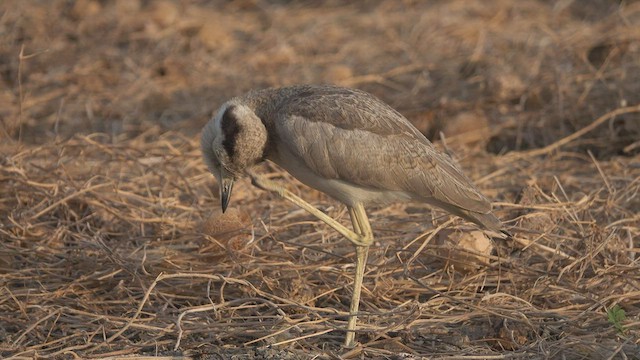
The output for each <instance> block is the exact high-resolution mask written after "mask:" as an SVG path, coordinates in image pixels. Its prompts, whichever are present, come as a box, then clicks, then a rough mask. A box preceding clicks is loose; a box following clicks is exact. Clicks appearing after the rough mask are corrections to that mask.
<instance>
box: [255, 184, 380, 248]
mask: <svg viewBox="0 0 640 360" xmlns="http://www.w3.org/2000/svg"><path fill="white" fill-rule="evenodd" d="M250 176H251V183H252V184H253V185H255V186H257V187H259V188H260V189H262V190H266V191H271V192H274V193H276V194H278V195H280V196H281V197H283V198H285V199H286V200H289V201H290V202H292V203H294V204H295V205H297V206H299V207H300V208H302V209H304V210H306V211H307V212H309V213H310V214H311V215H313V216H315V217H316V218H318V219H319V220H321V221H322V222H324V223H325V224H327V225H329V226H331V227H332V228H333V229H334V230H336V231H337V232H339V233H340V234H341V235H342V236H344V237H345V238H347V239H348V240H349V241H351V242H352V243H354V244H355V245H356V246H369V244H370V243H371V242H370V241H369V240H368V239H366V238H365V237H364V236H362V235H360V234H358V233H357V232H353V231H351V230H349V229H348V228H347V227H345V226H344V225H342V224H340V223H339V222H337V221H336V220H334V219H333V218H331V217H330V216H329V215H327V214H325V213H323V212H322V211H320V210H318V209H316V208H315V207H314V206H313V205H311V204H309V203H308V202H306V201H304V200H302V199H301V198H300V197H298V196H296V195H295V194H293V193H292V192H290V191H289V190H287V189H285V188H283V187H282V186H281V185H279V184H277V183H276V182H274V181H271V180H268V179H265V178H263V177H261V176H257V175H253V174H250ZM363 212H364V208H363ZM365 219H366V214H365ZM367 224H368V222H367Z"/></svg>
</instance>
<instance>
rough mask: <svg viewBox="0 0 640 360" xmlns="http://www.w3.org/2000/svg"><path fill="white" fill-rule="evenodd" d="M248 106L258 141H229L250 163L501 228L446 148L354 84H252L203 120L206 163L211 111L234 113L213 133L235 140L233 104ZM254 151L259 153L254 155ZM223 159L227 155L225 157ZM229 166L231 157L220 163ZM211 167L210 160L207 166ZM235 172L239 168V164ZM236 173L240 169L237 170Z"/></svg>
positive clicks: (367, 200) (364, 198) (359, 199)
mask: <svg viewBox="0 0 640 360" xmlns="http://www.w3.org/2000/svg"><path fill="white" fill-rule="evenodd" d="M240 107H243V108H246V109H248V110H249V111H250V112H253V113H255V115H256V117H255V118H254V119H253V121H259V124H251V123H250V122H248V123H247V124H246V125H242V126H244V128H245V129H246V130H245V131H248V129H253V128H254V127H255V128H260V127H263V128H264V130H261V129H258V130H255V131H254V132H257V133H259V132H260V131H266V132H267V141H266V143H264V147H263V148H257V149H253V148H255V147H256V146H258V145H261V144H260V142H254V141H253V140H254V139H253V137H254V136H256V135H255V134H251V135H247V136H244V138H245V139H250V141H251V142H252V143H251V144H249V145H247V146H243V147H237V148H235V149H234V156H236V157H243V156H242V155H238V154H244V153H248V152H249V151H248V150H249V149H253V151H252V154H253V157H252V158H251V159H243V161H242V165H244V166H251V165H253V164H251V161H255V163H257V162H259V161H261V160H264V159H268V160H271V161H273V162H275V163H276V164H278V165H279V166H281V167H282V168H284V169H285V170H287V171H288V172H290V173H291V174H292V175H293V176H295V177H296V178H298V179H299V180H300V181H302V182H303V183H305V184H306V185H309V186H310V187H313V188H316V189H318V190H320V191H323V192H325V193H327V194H328V195H330V196H332V197H334V198H335V199H337V200H339V201H341V202H343V203H345V204H347V205H353V204H355V203H362V204H363V205H368V204H371V203H386V202H393V201H407V200H413V201H419V202H426V203H429V204H432V205H435V206H438V207H440V208H443V209H444V210H447V211H449V212H451V213H453V214H455V215H458V216H460V217H462V218H465V219H466V220H469V221H471V222H474V223H476V224H478V225H480V226H481V227H483V228H487V229H490V230H497V231H499V230H501V227H502V225H501V223H500V221H499V220H498V219H497V218H496V217H495V216H494V215H493V214H492V213H491V204H490V202H489V200H487V198H485V197H484V196H483V195H482V194H481V193H480V192H479V191H478V189H477V188H476V187H475V186H474V185H473V183H472V182H471V181H470V180H469V179H468V178H467V177H466V176H465V175H464V174H463V173H462V171H461V170H460V169H459V168H458V166H457V165H456V164H455V163H454V162H453V161H452V160H451V159H450V158H449V156H448V155H446V154H443V153H442V152H439V151H438V150H436V149H435V148H434V147H433V144H432V143H431V142H430V141H429V140H428V139H427V138H426V137H425V136H424V135H423V134H422V133H420V132H419V131H418V130H417V129H416V128H415V127H414V126H413V125H411V123H410V122H409V121H408V120H407V119H406V118H405V117H403V116H402V115H400V114H399V113H398V112H397V111H395V110H394V109H392V108H391V107H390V106H388V105H387V104H385V103H383V102H382V101H380V100H378V99H377V98H375V97H374V96H372V95H370V94H368V93H366V92H363V91H359V90H353V89H346V88H340V87H334V86H312V85H302V86H292V87H285V88H280V89H266V90H259V91H254V92H251V93H249V94H246V95H244V96H241V97H238V98H234V99H232V100H230V101H229V102H227V103H226V104H225V105H223V106H222V108H221V110H220V112H219V113H218V116H217V117H216V118H214V119H213V120H212V121H211V122H210V123H209V124H207V126H206V127H205V130H204V133H203V138H202V139H203V142H202V146H203V151H204V154H205V159H206V160H207V162H208V164H213V163H214V161H212V160H210V159H211V158H212V157H214V156H215V155H214V153H213V150H212V142H213V140H212V138H213V137H214V136H215V135H214V133H215V132H216V131H215V128H216V124H215V123H216V119H218V118H220V119H219V120H222V118H223V117H225V115H226V117H227V118H228V117H229V116H230V114H229V112H231V113H232V114H233V113H236V112H237V113H238V115H237V116H235V118H236V119H237V121H236V122H229V124H234V125H233V126H228V127H227V128H226V129H225V128H221V130H222V131H220V134H219V135H221V136H224V137H225V141H227V142H229V137H232V138H234V139H237V140H236V141H235V142H236V143H237V142H239V141H242V140H241V138H242V137H243V134H242V132H241V131H240V132H238V129H237V128H238V126H237V124H241V123H245V122H246V121H244V120H243V119H239V117H241V116H242V114H241V113H245V111H239V108H240ZM255 154H260V155H259V156H258V157H256V156H255ZM228 162H232V163H233V162H234V161H233V159H230V160H229V161H228ZM226 165H227V166H228V167H229V169H232V168H235V166H234V164H229V163H227V164H226ZM212 171H213V173H214V174H216V173H218V172H219V170H216V167H213V168H212ZM239 172H240V173H241V170H240V171H239ZM237 175H241V174H237Z"/></svg>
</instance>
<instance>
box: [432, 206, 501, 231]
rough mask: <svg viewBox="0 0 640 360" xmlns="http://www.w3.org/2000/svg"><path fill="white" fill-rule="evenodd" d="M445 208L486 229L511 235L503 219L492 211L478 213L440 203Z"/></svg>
mask: <svg viewBox="0 0 640 360" xmlns="http://www.w3.org/2000/svg"><path fill="white" fill-rule="evenodd" d="M439 206H440V207H442V208H443V209H444V210H446V211H448V212H450V213H452V214H454V215H457V216H459V217H461V218H463V219H465V220H467V221H470V222H472V223H474V224H476V225H478V226H480V227H482V228H484V229H487V230H492V231H496V232H499V233H501V234H503V235H505V236H506V237H507V238H510V237H511V234H510V233H509V232H508V231H506V230H504V229H503V225H502V221H500V219H498V218H497V217H496V216H495V215H494V214H493V213H492V212H488V213H478V212H474V211H469V210H465V209H461V208H459V207H457V206H454V205H450V204H446V205H440V204H439Z"/></svg>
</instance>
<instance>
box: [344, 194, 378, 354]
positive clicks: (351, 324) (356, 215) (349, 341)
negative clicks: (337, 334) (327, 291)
mask: <svg viewBox="0 0 640 360" xmlns="http://www.w3.org/2000/svg"><path fill="white" fill-rule="evenodd" d="M349 215H350V216H351V223H352V224H353V230H354V231H355V232H356V233H358V234H359V235H360V236H362V238H363V239H364V240H365V241H363V243H365V244H355V245H356V272H355V275H354V279H353V295H352V297H351V306H350V307H349V321H348V323H347V335H346V337H345V339H344V346H345V347H347V348H351V347H354V346H355V337H356V332H355V331H356V322H357V319H358V308H359V306H360V292H361V290H362V281H363V279H364V269H365V266H366V264H367V255H368V253H369V245H370V244H371V243H372V242H373V232H372V231H371V225H370V224H369V219H368V218H367V213H366V212H365V210H364V207H363V206H362V204H357V205H356V206H354V207H349Z"/></svg>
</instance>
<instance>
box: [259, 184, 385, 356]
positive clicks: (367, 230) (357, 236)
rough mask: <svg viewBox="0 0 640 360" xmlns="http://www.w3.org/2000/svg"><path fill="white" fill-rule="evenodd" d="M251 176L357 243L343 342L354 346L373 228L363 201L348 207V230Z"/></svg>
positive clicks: (318, 211) (301, 202)
mask: <svg viewBox="0 0 640 360" xmlns="http://www.w3.org/2000/svg"><path fill="white" fill-rule="evenodd" d="M250 176H251V182H252V183H253V185H255V186H257V187H259V188H260V189H263V190H266V191H271V192H274V193H276V194H278V195H280V196H281V197H283V198H285V199H286V200H289V201H290V202H292V203H294V204H295V205H297V206H299V207H300V208H302V209H304V210H306V211H308V212H309V213H310V214H311V215H313V216H315V217H316V218H318V219H319V220H321V221H322V222H324V223H325V224H327V225H329V226H331V227H332V228H333V229H335V230H336V231H337V232H339V233H340V234H341V235H342V236H344V237H345V238H347V239H348V240H349V241H351V242H352V243H353V244H354V245H355V246H356V273H355V276H354V281H353V295H352V297H351V305H350V307H349V321H348V322H347V335H346V337H345V342H344V345H345V347H353V346H354V345H355V335H356V333H355V330H356V320H357V314H358V308H359V305H360V292H361V290H362V280H363V278H364V268H365V265H366V263H367V254H368V252H369V245H371V243H373V231H372V230H371V224H369V219H368V218H367V213H366V212H365V210H364V206H362V204H357V205H355V206H353V207H349V215H350V216H351V223H352V225H353V230H354V231H351V230H349V229H348V228H346V227H345V226H344V225H342V224H340V223H339V222H337V221H336V220H334V219H333V218H331V217H330V216H329V215H327V214H325V213H323V212H322V211H320V210H318V209H316V208H315V207H314V206H313V205H311V204H309V203H308V202H306V201H304V200H303V199H301V198H300V197H298V196H296V195H295V194H293V193H292V192H290V191H289V190H287V189H285V188H283V187H282V186H280V185H278V184H277V183H275V182H273V181H271V180H268V179H265V178H263V177H260V176H257V175H254V174H250Z"/></svg>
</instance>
